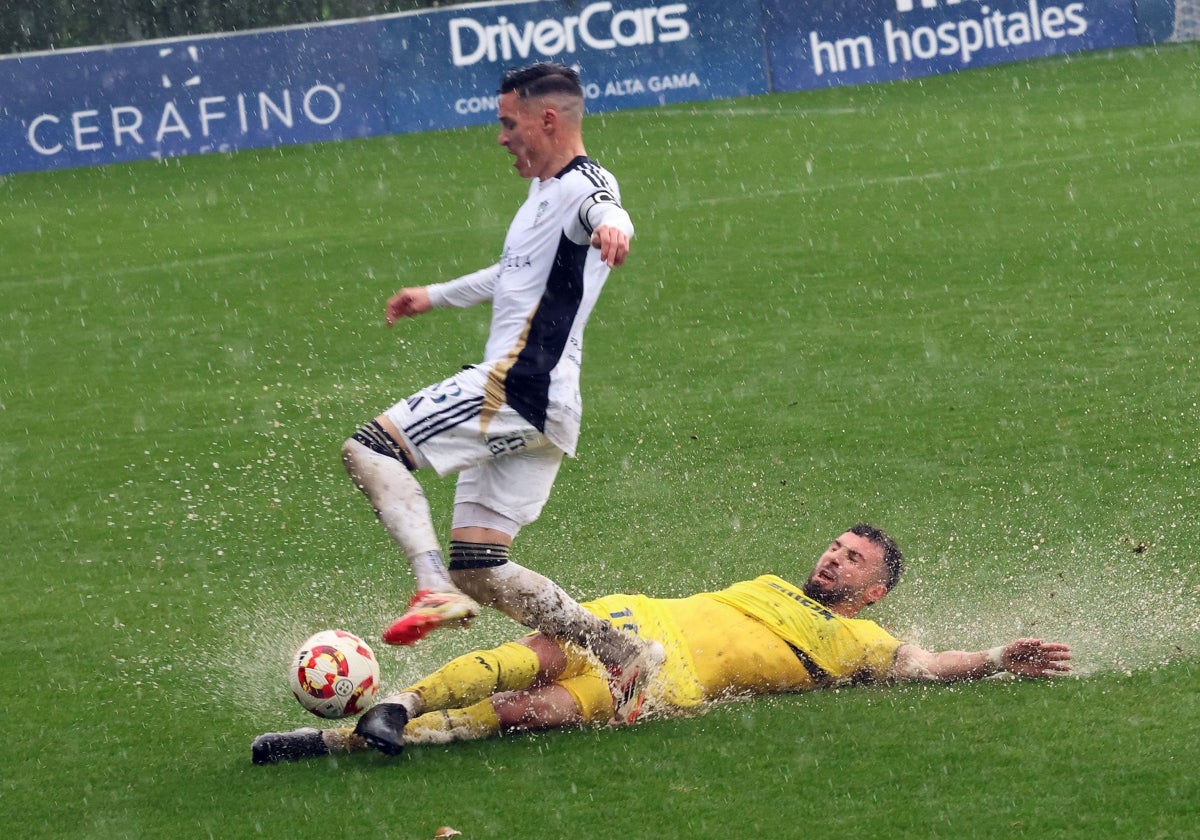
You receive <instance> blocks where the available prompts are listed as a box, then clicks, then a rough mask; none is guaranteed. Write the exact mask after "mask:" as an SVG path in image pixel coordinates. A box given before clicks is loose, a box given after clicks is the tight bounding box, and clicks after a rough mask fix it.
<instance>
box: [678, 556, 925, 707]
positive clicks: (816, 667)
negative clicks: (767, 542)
mask: <svg viewBox="0 0 1200 840" xmlns="http://www.w3.org/2000/svg"><path fill="white" fill-rule="evenodd" d="M695 597H697V598H701V599H709V600H713V601H717V602H718V603H721V604H725V605H727V606H730V607H732V608H734V609H735V610H737V611H738V612H740V613H742V614H743V615H745V616H747V617H748V618H750V619H753V620H754V621H755V622H757V623H758V624H760V625H762V626H763V627H764V628H765V629H767V630H768V631H770V633H771V635H773V636H776V637H778V638H779V639H780V640H782V641H783V642H784V643H786V645H787V647H788V648H789V649H790V651H791V653H792V654H793V655H794V656H795V658H796V659H797V660H798V661H799V663H800V664H801V665H802V666H803V669H804V671H805V672H806V673H807V676H808V680H807V681H804V680H802V681H799V683H798V684H796V685H793V686H791V688H792V690H797V689H806V688H818V687H827V686H836V685H843V684H846V683H850V682H870V681H877V680H882V679H884V678H885V677H886V676H887V674H888V671H889V670H890V669H891V666H892V661H893V659H894V658H895V655H896V650H897V649H898V648H899V647H900V645H901V644H902V642H901V641H900V640H899V639H897V638H895V637H894V636H892V635H891V634H890V633H888V632H887V631H886V630H884V629H883V628H882V627H880V626H879V625H878V624H876V623H875V622H873V621H870V620H868V619H861V618H845V617H844V616H840V615H838V614H837V613H835V612H833V611H831V610H830V609H828V608H827V607H825V606H824V605H822V604H819V603H817V602H816V601H814V600H813V599H811V598H809V597H808V596H807V595H805V594H804V592H803V591H802V590H801V589H800V588H799V587H797V586H795V585H794V584H791V583H789V582H788V581H786V580H784V579H783V578H781V577H778V576H776V575H762V576H760V577H757V578H755V579H754V580H747V581H742V582H740V583H735V584H734V585H732V586H730V587H728V588H727V589H723V590H721V591H719V592H706V593H704V594H702V595H698V596H695ZM689 600H690V599H689ZM739 635H741V636H746V635H747V634H745V633H744V632H740V633H730V634H729V637H730V638H729V642H728V643H729V644H730V645H734V646H737V645H739V638H738V636H739ZM750 636H751V638H747V639H746V641H747V642H749V643H750V644H755V645H758V644H761V639H759V638H757V634H750ZM725 658H727V659H729V660H731V661H734V662H736V661H738V660H739V659H747V658H753V655H752V652H751V651H744V652H742V653H741V654H739V653H737V652H736V651H735V652H733V655H731V656H726V657H725Z"/></svg>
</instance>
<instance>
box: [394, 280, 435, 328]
mask: <svg viewBox="0 0 1200 840" xmlns="http://www.w3.org/2000/svg"><path fill="white" fill-rule="evenodd" d="M430 309H433V304H432V303H430V301H429V292H427V291H426V290H425V288H424V287H420V288H416V289H401V290H400V291H398V292H396V294H394V295H392V296H391V297H390V298H389V299H388V302H387V325H388V326H389V327H390V326H391V325H392V324H394V323H396V321H397V320H399V319H400V318H411V317H413V316H414V315H420V314H421V313H423V312H428V311H429V310H430Z"/></svg>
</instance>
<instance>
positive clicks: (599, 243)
mask: <svg viewBox="0 0 1200 840" xmlns="http://www.w3.org/2000/svg"><path fill="white" fill-rule="evenodd" d="M592 247H593V248H599V249H600V259H602V260H604V261H605V262H606V263H608V264H609V265H610V266H612V267H613V268H616V267H617V266H619V265H624V264H625V258H626V257H628V256H629V237H628V236H627V235H626V234H625V231H623V230H621V229H620V228H615V227H613V226H612V225H600V227H598V228H596V229H595V230H594V231H592Z"/></svg>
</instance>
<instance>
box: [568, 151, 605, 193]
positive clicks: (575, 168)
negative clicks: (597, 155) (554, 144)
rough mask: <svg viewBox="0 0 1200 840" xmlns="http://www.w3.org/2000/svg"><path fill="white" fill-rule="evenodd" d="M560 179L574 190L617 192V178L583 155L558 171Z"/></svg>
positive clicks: (583, 191)
mask: <svg viewBox="0 0 1200 840" xmlns="http://www.w3.org/2000/svg"><path fill="white" fill-rule="evenodd" d="M557 177H558V179H559V180H560V181H561V182H562V183H563V184H564V185H565V186H566V187H567V188H568V189H570V190H571V191H572V192H576V191H578V192H582V193H590V192H594V191H595V190H611V191H613V192H616V190H617V179H616V178H615V177H614V176H613V174H612V173H611V172H609V171H608V170H607V169H605V168H604V167H603V166H601V165H600V164H599V163H597V162H596V161H594V160H592V159H591V158H590V157H586V156H584V155H581V156H579V157H577V158H575V159H574V160H572V161H571V162H570V163H569V164H567V165H566V166H565V167H564V168H563V170H562V171H561V172H559V173H558V176H557Z"/></svg>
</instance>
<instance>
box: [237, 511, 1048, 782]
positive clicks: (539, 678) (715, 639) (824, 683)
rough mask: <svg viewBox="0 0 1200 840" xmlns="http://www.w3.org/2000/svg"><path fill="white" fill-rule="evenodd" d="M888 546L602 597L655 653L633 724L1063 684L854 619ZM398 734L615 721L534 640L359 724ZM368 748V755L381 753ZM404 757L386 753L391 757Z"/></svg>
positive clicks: (261, 741) (483, 734)
mask: <svg viewBox="0 0 1200 840" xmlns="http://www.w3.org/2000/svg"><path fill="white" fill-rule="evenodd" d="M903 568H904V561H903V557H902V555H901V553H900V550H899V548H897V546H896V544H895V542H894V541H893V540H892V539H891V537H889V536H888V535H887V534H886V533H884V532H883V531H881V530H879V529H878V528H874V527H872V526H870V525H856V526H854V527H853V528H851V529H850V530H848V531H846V532H845V533H844V534H842V535H841V536H839V537H838V538H837V539H835V540H833V542H832V543H831V544H830V545H829V548H827V549H826V550H825V552H824V553H823V554H822V555H821V557H820V559H818V561H817V563H816V566H815V567H814V568H813V570H812V573H811V574H810V575H809V576H808V578H807V580H806V582H805V583H804V585H803V586H796V585H795V584H792V583H789V582H788V581H786V580H785V579H783V578H781V577H777V576H775V575H763V576H760V577H757V578H755V579H753V580H748V581H743V582H741V583H736V584H734V585H732V586H730V587H728V588H727V589H723V590H720V591H717V592H705V593H700V594H697V595H692V596H690V597H687V598H678V599H659V598H648V597H646V596H643V595H610V596H607V597H604V598H600V599H598V600H596V601H591V602H588V603H586V604H584V606H585V607H587V609H589V610H590V611H591V612H592V613H594V614H595V615H597V616H599V617H601V618H602V619H604V620H605V621H608V622H609V623H611V624H612V625H613V626H614V627H616V628H617V629H621V630H625V631H627V632H630V633H634V634H635V635H637V636H639V637H640V638H642V639H646V640H654V641H657V642H659V643H660V644H661V645H662V646H663V648H664V649H665V650H666V653H667V658H666V662H665V664H664V665H663V666H662V667H661V669H659V671H658V672H657V673H656V674H655V675H654V677H653V678H652V681H651V684H650V688H649V691H648V693H647V699H646V707H645V708H644V709H643V710H642V712H643V717H645V716H649V717H653V716H666V715H672V714H682V713H686V712H687V711H688V710H690V709H695V708H696V707H698V706H700V705H702V704H704V703H706V702H711V701H713V700H719V699H724V698H732V697H739V696H753V695H761V694H777V693H783V692H795V691H808V690H812V689H817V688H825V687H830V686H839V685H846V684H851V683H857V682H885V681H893V682H908V681H919V680H925V681H932V682H955V681H961V680H975V679H981V678H983V677H988V676H991V675H992V674H996V673H999V672H1001V671H1008V672H1010V673H1013V674H1016V675H1018V676H1023V677H1048V676H1054V675H1058V674H1063V673H1066V672H1068V671H1070V668H1071V666H1070V663H1069V660H1070V658H1071V651H1070V648H1069V647H1067V646H1066V645H1063V644H1056V643H1048V642H1043V641H1041V640H1040V639H1017V640H1015V641H1012V642H1009V643H1008V644H1006V645H1001V646H999V647H995V648H992V649H991V650H983V651H975V652H967V651H944V652H940V653H935V652H931V651H927V650H923V649H922V648H920V647H918V646H917V645H913V644H907V643H904V642H902V641H900V640H899V639H897V638H895V637H893V636H892V635H891V634H889V633H888V632H887V631H886V630H884V629H883V628H882V627H880V626H879V625H878V624H876V623H875V622H873V621H870V620H868V619H860V618H857V617H856V616H857V615H858V613H859V612H860V611H861V610H862V609H863V608H864V607H866V606H868V605H870V604H873V603H875V602H876V601H878V600H879V599H880V598H882V597H884V595H886V594H887V593H888V591H890V590H891V588H892V587H893V586H895V584H896V582H897V581H898V580H899V578H900V575H901V573H902V572H903ZM373 714H384V715H388V716H390V717H391V719H392V722H393V724H394V723H395V721H396V719H397V717H399V718H400V719H401V720H404V721H406V725H404V726H403V732H404V743H405V744H419V743H447V742H450V741H459V740H474V739H479V738H487V737H491V736H493V735H497V734H500V733H504V732H521V731H533V730H541V729H550V728H554V727H562V726H571V725H580V724H587V723H604V722H606V721H609V720H610V719H611V718H612V716H613V699H612V695H611V693H610V692H609V689H608V682H607V679H606V672H605V670H604V668H603V666H602V665H600V664H599V663H598V662H597V661H596V660H595V659H594V657H592V656H590V655H589V654H588V653H586V652H585V651H584V650H583V649H581V648H579V647H578V646H576V645H573V644H572V643H570V642H565V641H561V640H556V639H554V638H551V637H549V636H546V635H544V634H540V633H535V634H533V635H531V636H527V637H525V638H524V639H521V640H519V641H516V642H510V643H508V644H505V645H501V646H500V647H498V648H494V649H492V650H483V651H475V652H473V653H469V654H467V655H465V656H461V657H459V658H457V659H454V660H452V661H451V662H449V663H448V664H447V665H446V666H444V667H443V668H441V669H439V670H438V671H436V672H435V673H433V674H431V675H430V676H428V677H426V678H425V679H423V680H421V681H420V682H418V683H416V684H415V685H413V686H411V687H409V688H407V689H405V690H403V691H401V692H400V693H398V694H395V695H392V696H390V697H388V698H386V699H385V700H384V701H383V702H382V703H380V704H379V705H378V706H376V707H375V708H374V709H371V710H368V711H367V712H366V713H364V716H363V717H364V718H366V717H368V716H371V715H373ZM374 746H377V747H378V744H375V745H374ZM363 749H368V745H367V743H366V741H364V740H363V739H362V738H361V737H359V736H358V735H355V734H354V730H352V729H349V728H335V729H326V730H323V731H322V730H318V729H313V728H304V729H298V730H295V731H293V732H283V733H274V732H273V733H267V734H265V735H260V736H259V737H258V738H257V739H255V741H254V744H253V747H252V758H253V760H254V762H255V763H257V764H269V763H273V762H277V761H285V760H293V759H299V758H310V757H315V756H321V755H328V754H330V753H334V752H346V751H357V750H363ZM402 749H403V745H397V747H396V748H393V749H390V750H384V752H387V753H389V754H397V753H399V752H400V751H401V750H402Z"/></svg>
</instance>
